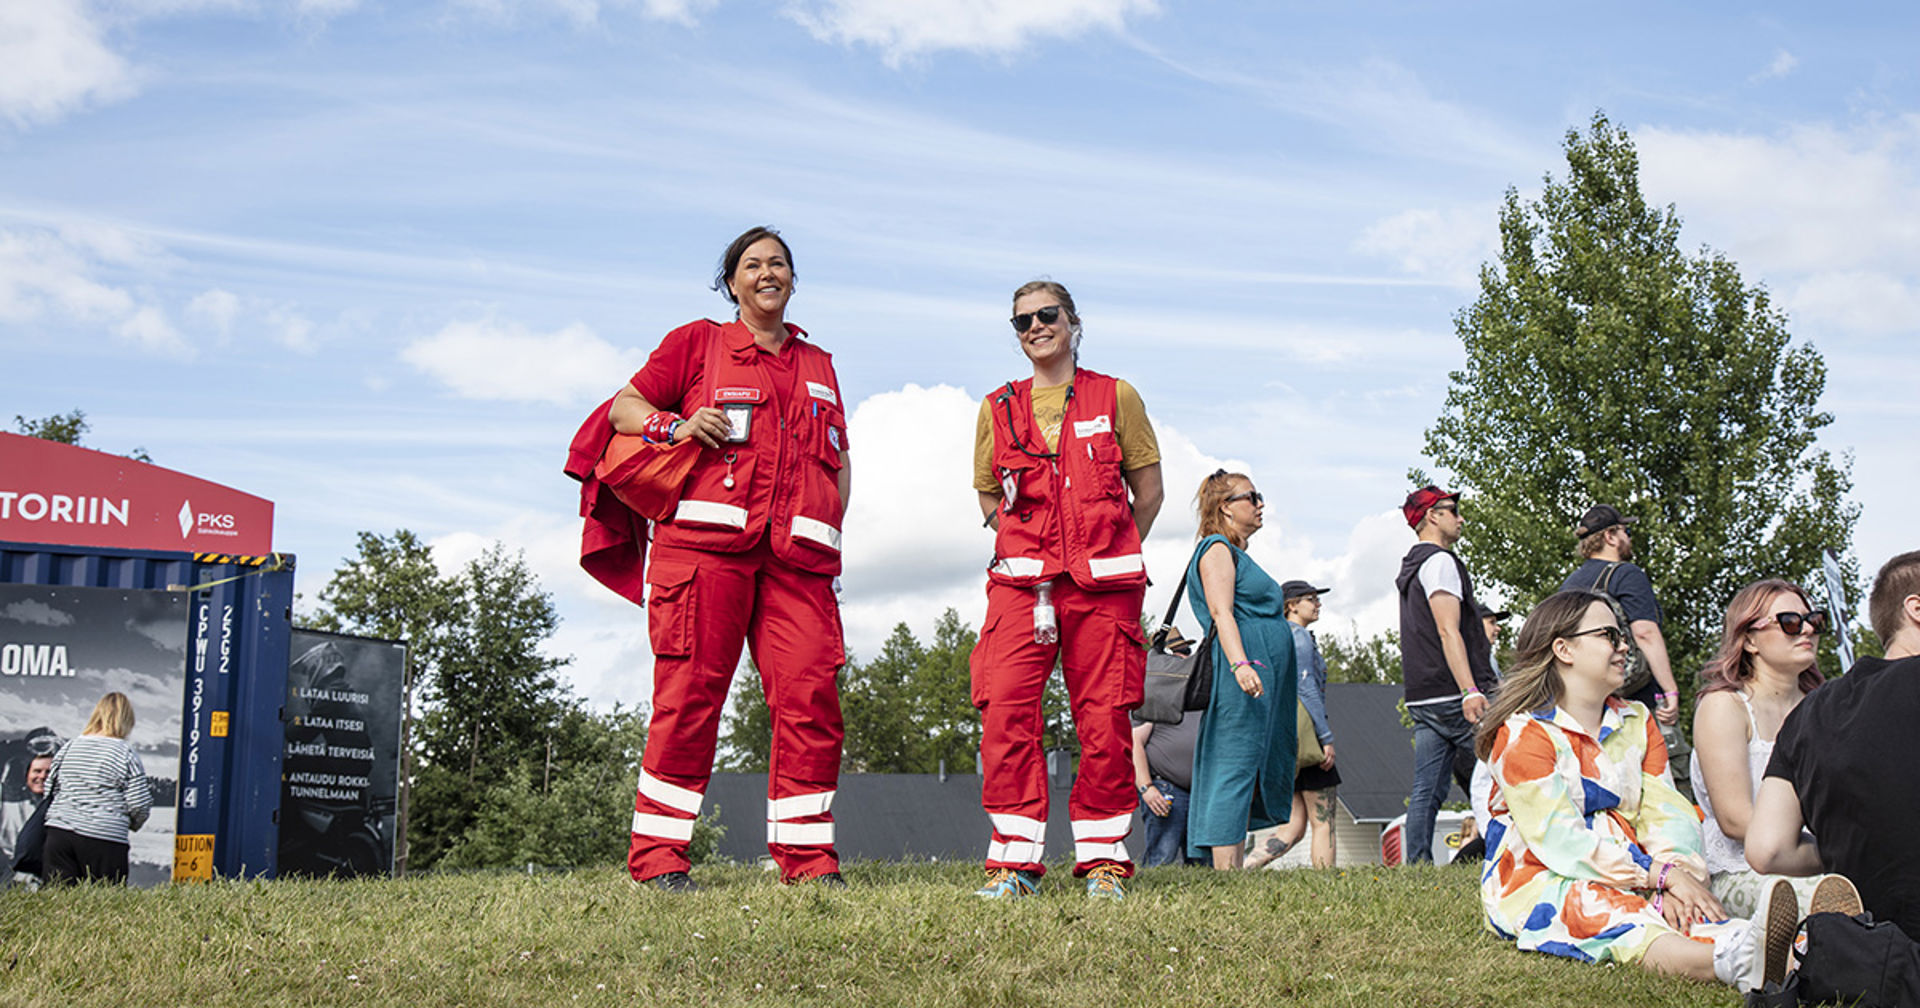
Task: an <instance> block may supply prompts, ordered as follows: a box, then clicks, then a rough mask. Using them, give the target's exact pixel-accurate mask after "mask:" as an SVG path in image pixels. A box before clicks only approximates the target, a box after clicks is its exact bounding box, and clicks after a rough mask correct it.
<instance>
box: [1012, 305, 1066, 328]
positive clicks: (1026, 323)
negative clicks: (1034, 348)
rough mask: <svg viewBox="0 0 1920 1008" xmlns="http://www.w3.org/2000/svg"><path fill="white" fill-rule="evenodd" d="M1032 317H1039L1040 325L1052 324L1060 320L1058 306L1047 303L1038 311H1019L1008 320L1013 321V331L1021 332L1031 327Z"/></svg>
mask: <svg viewBox="0 0 1920 1008" xmlns="http://www.w3.org/2000/svg"><path fill="white" fill-rule="evenodd" d="M1034 319H1039V320H1040V324H1041V325H1052V324H1054V323H1055V322H1058V321H1060V306H1059V305H1048V306H1046V307H1045V308H1042V309H1040V310H1039V311H1029V312H1021V313H1020V314H1018V315H1015V316H1014V317H1013V318H1011V319H1008V321H1009V322H1012V323H1013V331H1014V332H1017V333H1023V332H1026V331H1027V330H1028V329H1030V328H1032V326H1033V320H1034Z"/></svg>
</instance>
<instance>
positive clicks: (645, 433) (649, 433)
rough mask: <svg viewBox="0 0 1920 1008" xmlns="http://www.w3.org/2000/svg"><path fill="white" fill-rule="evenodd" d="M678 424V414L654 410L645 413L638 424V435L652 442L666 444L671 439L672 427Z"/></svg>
mask: <svg viewBox="0 0 1920 1008" xmlns="http://www.w3.org/2000/svg"><path fill="white" fill-rule="evenodd" d="M678 426H680V415H679V414H677V413H669V412H667V411H666V410H656V411H654V412H652V413H649V414H647V419H646V420H645V421H644V422H643V423H641V425H640V436H641V437H642V438H645V439H646V440H648V441H650V442H652V443H654V444H668V443H670V442H672V441H673V432H674V428H676V427H678Z"/></svg>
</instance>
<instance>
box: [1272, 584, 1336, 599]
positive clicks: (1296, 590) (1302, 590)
mask: <svg viewBox="0 0 1920 1008" xmlns="http://www.w3.org/2000/svg"><path fill="white" fill-rule="evenodd" d="M1329 591H1332V589H1331V588H1315V587H1314V586H1312V585H1310V584H1308V583H1307V582H1305V581H1288V582H1287V583H1286V584H1283V585H1281V586H1280V600H1281V601H1283V602H1291V601H1293V600H1294V599H1297V598H1303V597H1305V596H1308V595H1325V594H1326V593H1327V592H1329Z"/></svg>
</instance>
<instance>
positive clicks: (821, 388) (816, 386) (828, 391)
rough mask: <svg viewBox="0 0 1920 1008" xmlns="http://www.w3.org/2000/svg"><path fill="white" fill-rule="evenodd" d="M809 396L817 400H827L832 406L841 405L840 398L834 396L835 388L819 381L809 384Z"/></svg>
mask: <svg viewBox="0 0 1920 1008" xmlns="http://www.w3.org/2000/svg"><path fill="white" fill-rule="evenodd" d="M807 394H808V395H810V396H812V397H814V398H815V399H825V400H826V401H827V402H828V403H829V404H830V405H833V406H838V405H840V398H839V397H838V396H836V395H834V394H833V386H831V385H822V384H820V383H819V382H817V381H810V382H808V383H807Z"/></svg>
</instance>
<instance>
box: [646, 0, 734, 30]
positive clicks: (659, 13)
mask: <svg viewBox="0 0 1920 1008" xmlns="http://www.w3.org/2000/svg"><path fill="white" fill-rule="evenodd" d="M719 3H720V0H642V2H641V4H640V9H641V10H642V11H643V12H644V13H645V14H646V15H647V16H648V17H650V18H654V19H656V20H659V21H672V22H674V23H676V24H683V25H691V24H693V23H695V22H696V21H697V20H698V19H699V15H701V14H704V13H706V12H707V11H710V10H712V9H713V8H714V7H716V6H718V5H719Z"/></svg>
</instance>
